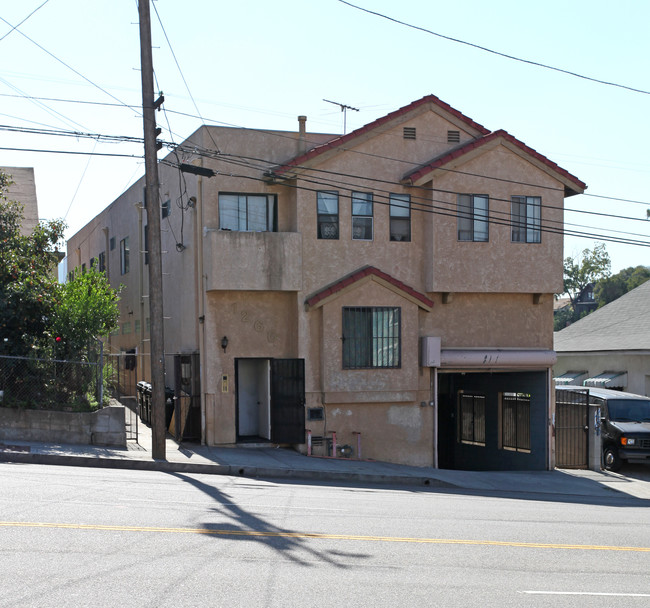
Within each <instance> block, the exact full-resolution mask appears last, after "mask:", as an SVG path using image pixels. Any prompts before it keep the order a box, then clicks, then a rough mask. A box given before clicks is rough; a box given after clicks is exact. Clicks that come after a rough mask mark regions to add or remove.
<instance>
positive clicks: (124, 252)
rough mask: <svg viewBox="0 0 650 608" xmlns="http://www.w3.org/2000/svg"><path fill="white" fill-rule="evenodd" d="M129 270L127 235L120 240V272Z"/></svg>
mask: <svg viewBox="0 0 650 608" xmlns="http://www.w3.org/2000/svg"><path fill="white" fill-rule="evenodd" d="M128 272H129V237H128V236H127V237H125V238H123V239H122V240H121V241H120V274H127V273H128Z"/></svg>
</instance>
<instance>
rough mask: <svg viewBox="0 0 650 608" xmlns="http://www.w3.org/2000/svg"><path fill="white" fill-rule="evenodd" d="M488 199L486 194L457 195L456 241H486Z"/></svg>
mask: <svg viewBox="0 0 650 608" xmlns="http://www.w3.org/2000/svg"><path fill="white" fill-rule="evenodd" d="M488 214H489V199H488V196H487V195H486V194H459V195H458V240H459V241H480V242H485V241H487V240H488V235H489V229H488V226H489V219H488Z"/></svg>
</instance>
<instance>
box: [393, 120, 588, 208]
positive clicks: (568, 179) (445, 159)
mask: <svg viewBox="0 0 650 608" xmlns="http://www.w3.org/2000/svg"><path fill="white" fill-rule="evenodd" d="M499 139H500V140H501V141H502V142H507V143H508V144H510V145H511V146H513V147H514V148H515V150H518V151H520V152H521V153H523V154H525V155H527V156H529V157H531V158H532V159H533V160H534V161H537V163H538V164H541V165H542V166H543V168H545V169H546V170H548V171H550V172H552V173H555V174H556V176H557V177H558V178H559V179H560V181H561V182H563V183H564V187H565V194H566V195H567V196H571V195H572V194H581V193H582V192H584V190H585V189H586V187H587V185H586V184H585V183H584V182H582V181H580V180H579V179H578V178H577V177H575V176H574V175H571V173H569V172H568V171H567V170H565V169H562V167H560V166H558V165H557V164H555V163H554V162H553V161H552V160H549V159H548V158H546V156H544V155H542V154H540V153H539V152H537V151H536V150H533V149H532V148H530V147H528V146H527V145H526V144H525V143H523V142H522V141H519V140H518V139H517V138H515V137H513V136H512V135H510V133H508V132H507V131H504V130H503V129H500V130H498V131H494V132H493V133H490V134H489V135H486V136H485V137H481V138H480V139H476V140H473V141H470V142H468V143H466V144H464V145H462V146H459V147H458V148H456V149H455V150H452V151H451V152H447V153H446V154H443V155H442V156H440V157H438V158H436V159H434V160H432V161H431V162H430V163H427V164H426V165H422V166H421V167H419V168H417V169H415V171H410V172H409V173H407V174H406V175H405V176H404V177H403V178H402V183H403V184H408V185H411V186H412V185H416V184H418V183H421V182H422V180H424V179H427V178H428V177H429V176H430V174H431V173H433V172H434V171H435V170H436V169H441V168H443V167H444V166H445V165H447V164H449V163H450V162H452V161H454V160H456V159H458V158H461V157H463V156H466V155H467V154H470V153H471V152H473V151H475V150H478V149H480V148H483V147H485V146H487V145H489V144H491V143H493V142H496V140H499Z"/></svg>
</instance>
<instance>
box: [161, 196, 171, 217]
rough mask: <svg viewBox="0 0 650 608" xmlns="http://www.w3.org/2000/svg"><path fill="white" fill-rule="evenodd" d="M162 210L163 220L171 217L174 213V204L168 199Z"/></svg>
mask: <svg viewBox="0 0 650 608" xmlns="http://www.w3.org/2000/svg"><path fill="white" fill-rule="evenodd" d="M160 210H161V213H162V217H163V219H165V218H166V217H169V216H170V215H171V213H172V202H171V200H170V199H167V200H166V201H163V202H162V205H161V206H160Z"/></svg>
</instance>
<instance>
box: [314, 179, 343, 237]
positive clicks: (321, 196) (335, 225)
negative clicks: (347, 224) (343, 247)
mask: <svg viewBox="0 0 650 608" xmlns="http://www.w3.org/2000/svg"><path fill="white" fill-rule="evenodd" d="M316 204H317V213H318V238H319V239H338V238H339V193H338V192H329V191H321V192H317V193H316Z"/></svg>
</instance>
